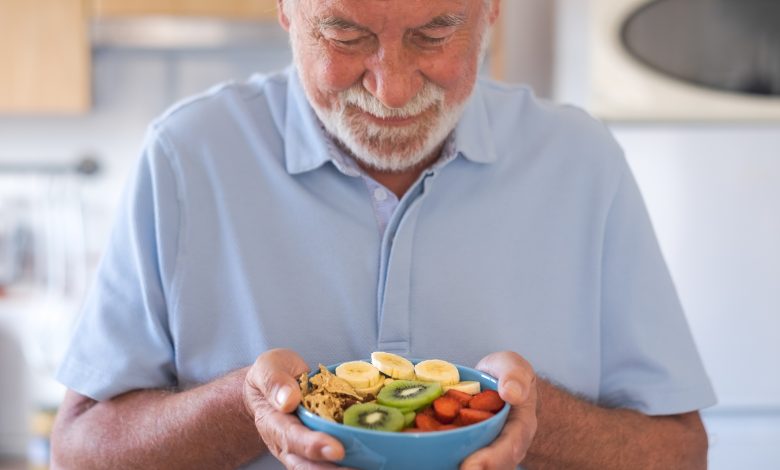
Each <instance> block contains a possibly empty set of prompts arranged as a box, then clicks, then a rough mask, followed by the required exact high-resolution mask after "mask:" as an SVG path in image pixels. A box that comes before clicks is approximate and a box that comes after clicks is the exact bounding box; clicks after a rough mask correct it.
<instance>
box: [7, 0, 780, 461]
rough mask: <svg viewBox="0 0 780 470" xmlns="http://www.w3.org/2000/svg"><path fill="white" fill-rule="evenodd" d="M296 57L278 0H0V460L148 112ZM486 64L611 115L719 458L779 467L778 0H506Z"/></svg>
mask: <svg viewBox="0 0 780 470" xmlns="http://www.w3.org/2000/svg"><path fill="white" fill-rule="evenodd" d="M289 60H290V52H289V47H288V45H287V39H286V36H285V33H284V32H283V31H282V30H281V28H280V27H279V26H278V25H277V24H276V23H275V1H274V0H221V1H220V0H168V1H164V0H158V1H152V0H3V1H2V2H0V468H24V467H25V466H30V467H31V468H45V466H46V456H47V454H48V449H47V447H46V446H47V441H46V435H47V432H48V428H49V426H50V417H51V410H54V409H56V406H57V404H58V401H59V400H60V398H61V396H62V393H63V390H62V389H61V388H60V387H59V386H58V385H57V384H56V383H54V382H53V381H52V380H51V374H52V371H53V369H54V367H55V366H56V364H57V361H58V360H59V357H60V355H61V353H62V349H63V347H64V344H65V342H66V340H67V336H68V333H69V329H70V325H71V324H72V321H73V319H74V317H75V316H76V315H77V314H78V309H79V306H80V303H81V299H82V296H83V294H84V291H85V289H86V288H87V286H88V285H89V282H90V279H91V276H92V275H93V271H94V268H95V265H96V263H97V262H98V260H99V258H100V255H101V250H102V248H103V245H104V243H105V241H106V238H107V234H108V231H109V229H110V226H111V223H112V218H113V214H114V210H115V207H116V204H117V202H118V199H119V196H120V194H121V191H122V187H123V185H124V182H125V180H126V179H127V177H128V175H129V173H130V171H131V169H132V167H133V165H134V162H135V159H136V158H137V156H138V151H139V148H140V144H141V140H142V137H143V134H144V131H145V127H146V125H147V124H148V122H149V121H150V120H151V119H152V118H153V117H155V116H156V115H158V114H159V113H160V112H162V111H163V110H164V109H165V108H167V107H168V106H169V105H170V104H172V103H173V102H175V101H176V100H178V99H180V98H183V97H185V96H187V95H189V94H192V93H195V92H198V91H201V90H203V89H205V88H207V87H209V86H210V85H212V84H214V83H217V82H220V81H223V80H226V79H238V80H240V79H243V78H246V77H248V76H249V75H251V74H253V73H256V72H268V71H273V70H278V69H281V68H283V67H285V66H286V64H287V63H288V62H289ZM484 73H485V74H489V75H492V76H494V77H497V78H500V79H503V80H507V81H511V82H524V83H528V84H530V85H531V86H533V88H534V89H535V90H536V92H537V94H539V95H541V96H544V97H546V98H549V99H552V100H555V101H558V102H563V103H572V104H575V105H578V106H582V107H585V108H586V109H588V110H589V111H590V112H592V113H593V114H594V115H596V116H598V117H600V118H602V119H604V120H605V122H606V123H607V125H608V126H609V127H610V128H611V129H612V131H613V132H614V134H615V136H616V138H617V139H618V141H619V142H620V143H621V144H622V146H623V147H624V149H625V151H626V155H627V158H628V160H629V163H630V165H631V167H632V168H633V170H634V172H635V175H636V177H637V179H638V181H639V185H640V187H641V189H642V191H643V193H644V196H645V199H646V202H647V204H648V206H649V209H650V213H651V216H652V218H653V222H654V224H655V227H656V231H657V233H658V237H659V239H660V242H661V245H662V248H663V250H664V254H665V256H666V258H667V262H668V263H669V266H670V269H671V271H672V275H673V277H674V279H675V281H676V284H677V287H678V290H679V293H680V296H681V298H682V302H683V304H684V307H685V308H686V312H687V315H688V320H689V322H690V325H691V327H692V329H693V333H694V336H695V338H696V341H697V343H698V346H699V348H700V351H701V354H702V355H703V358H704V361H705V363H706V366H707V368H708V371H709V373H710V376H711V378H712V380H713V382H714V385H715V388H716V391H717V393H718V397H719V404H718V405H717V406H715V407H713V408H711V409H708V410H705V411H704V413H703V415H704V418H705V421H706V424H707V426H708V431H709V434H710V449H711V450H710V465H711V468H713V469H716V470H718V469H727V468H750V469H777V468H780V446H778V443H780V294H778V293H779V292H780V2H778V1H777V0H666V1H665V0H655V1H653V0H556V1H553V0H504V12H503V20H502V22H501V24H499V25H498V26H497V27H496V30H495V36H494V40H493V44H492V47H491V50H490V53H489V55H488V58H487V62H486V64H485V66H484ZM2 462H7V463H2Z"/></svg>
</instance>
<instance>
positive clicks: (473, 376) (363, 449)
mask: <svg viewBox="0 0 780 470" xmlns="http://www.w3.org/2000/svg"><path fill="white" fill-rule="evenodd" d="M409 360H410V361H411V362H412V364H414V365H415V366H416V365H417V364H418V363H419V362H421V361H419V360H415V359H409ZM453 365H454V367H455V368H457V371H458V374H459V376H460V380H461V381H468V382H477V383H479V387H480V388H481V390H482V391H485V390H494V391H495V390H497V388H498V380H497V379H495V378H494V377H491V376H490V375H488V374H486V373H484V372H481V371H478V370H476V369H472V368H469V367H465V366H461V365H457V364H453ZM338 366H339V364H334V365H331V366H328V367H326V369H327V370H328V371H329V372H330V373H335V371H336V368H337V367H338ZM314 375H315V373H312V374H309V377H312V376H314ZM490 393H492V392H490ZM466 406H467V405H466ZM297 414H298V417H299V418H300V420H301V421H302V422H303V424H304V425H305V426H306V427H308V428H310V429H312V430H315V431H321V432H324V433H326V434H329V435H331V436H333V437H335V438H336V439H338V440H339V441H340V442H341V443H342V444H343V445H344V450H345V456H344V459H343V460H341V461H340V462H338V465H341V466H344V467H352V468H359V469H382V470H395V469H398V470H401V469H402V470H408V469H411V468H425V469H441V470H450V469H457V468H458V467H459V466H460V463H461V462H462V461H463V460H464V459H465V458H466V457H468V456H469V455H471V454H472V453H474V452H476V451H477V450H479V449H481V448H482V447H485V446H487V445H488V444H490V443H491V442H492V441H493V440H494V439H495V438H496V437H497V436H498V434H499V433H500V432H501V429H502V428H503V426H504V423H505V422H506V419H507V416H508V414H509V405H508V404H504V405H503V407H501V409H500V410H498V411H496V412H495V414H494V415H492V417H490V418H487V419H485V420H483V421H480V422H477V423H474V424H469V425H464V426H461V427H456V428H454V429H446V430H434V431H427V432H416V431H417V429H416V428H412V429H405V430H404V431H403V432H388V431H377V430H372V429H364V428H360V427H353V426H347V425H345V424H341V423H338V422H334V421H331V420H328V419H325V418H323V417H320V416H318V415H317V414H315V413H313V412H312V411H310V410H308V409H306V408H305V407H303V406H299V407H298V410H297ZM443 427H444V428H451V427H452V426H443ZM410 431H411V432H410Z"/></svg>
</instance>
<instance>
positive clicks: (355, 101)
mask: <svg viewBox="0 0 780 470" xmlns="http://www.w3.org/2000/svg"><path fill="white" fill-rule="evenodd" d="M339 101H340V102H341V106H342V112H343V111H344V110H345V109H346V107H347V106H348V105H351V106H355V107H356V108H358V109H360V110H362V111H364V112H366V113H369V114H371V115H373V116H376V117H378V118H381V119H403V118H408V117H412V116H417V115H419V114H422V113H423V112H425V111H427V110H428V109H430V108H432V107H434V106H440V105H441V104H442V103H443V102H444V90H443V89H442V88H441V87H438V86H436V85H434V84H433V83H431V82H429V81H426V82H425V84H424V85H423V88H422V89H421V90H420V92H419V93H417V95H415V97H414V98H412V99H411V101H409V102H408V103H406V104H405V105H404V106H403V107H402V108H389V107H387V106H385V105H384V104H383V103H382V102H381V101H379V100H378V99H376V97H374V95H372V94H371V93H369V92H368V90H366V89H365V88H364V87H363V85H362V84H360V83H356V84H355V85H353V86H351V87H350V88H348V89H346V90H344V91H343V92H341V93H340V95H339Z"/></svg>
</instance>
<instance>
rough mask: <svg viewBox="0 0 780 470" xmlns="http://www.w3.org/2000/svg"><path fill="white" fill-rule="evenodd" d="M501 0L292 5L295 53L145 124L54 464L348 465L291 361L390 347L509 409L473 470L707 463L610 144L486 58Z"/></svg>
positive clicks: (74, 357)
mask: <svg viewBox="0 0 780 470" xmlns="http://www.w3.org/2000/svg"><path fill="white" fill-rule="evenodd" d="M498 3H499V2H498V0H487V1H486V0H294V1H293V0H289V1H288V2H287V3H286V4H283V3H282V2H281V1H280V9H279V11H280V13H279V19H280V22H281V24H282V26H283V27H284V28H285V29H286V30H288V31H289V33H290V38H291V43H292V48H293V52H294V57H295V64H294V67H291V68H290V69H289V70H288V71H287V72H285V73H281V74H277V75H271V76H265V77H255V78H253V79H251V80H249V81H248V82H246V83H231V84H226V85H223V86H220V87H217V88H214V89H212V90H210V91H209V92H207V93H205V94H203V95H200V96H198V97H196V98H193V99H191V100H188V101H187V102H185V103H182V104H179V105H177V106H176V107H174V108H173V109H172V110H170V111H169V112H167V113H166V114H165V115H164V116H162V117H161V118H160V119H158V120H157V121H155V123H154V124H153V125H152V126H151V128H150V131H149V134H148V138H147V142H146V146H145V150H144V153H143V155H142V158H141V160H140V164H139V167H138V169H137V172H136V174H135V176H134V178H133V180H132V183H131V185H130V188H129V190H128V192H127V193H126V197H125V200H124V203H123V206H122V213H121V216H120V218H119V219H118V223H117V226H116V228H115V230H114V232H113V235H112V238H111V240H110V243H109V246H108V249H107V252H106V254H105V258H104V260H103V262H102V263H101V266H100V269H99V272H98V276H97V279H96V283H95V286H94V287H93V289H92V291H91V293H90V295H89V297H88V299H87V301H86V303H85V306H84V312H83V315H82V318H81V320H80V322H79V324H78V326H77V328H76V332H75V338H74V341H73V344H72V347H71V349H70V350H69V352H68V354H67V356H66V358H65V360H64V362H63V364H62V367H61V369H60V372H59V378H60V380H61V381H62V382H63V383H64V384H66V385H67V386H68V387H69V389H70V391H69V392H68V394H67V396H66V398H65V400H64V403H63V404H62V408H61V410H60V413H59V417H58V420H57V424H56V428H55V432H54V436H53V456H54V465H55V467H58V468H78V469H87V468H166V469H170V468H188V469H191V468H235V467H238V466H242V465H247V468H275V467H278V466H281V465H285V466H287V467H294V468H330V467H331V466H334V465H336V464H337V462H338V461H339V460H340V459H341V458H342V457H343V456H344V449H343V447H342V445H341V444H340V442H339V441H338V440H336V439H334V438H333V437H331V436H328V435H325V434H322V433H316V432H312V431H309V430H307V429H306V428H305V427H303V426H302V424H301V423H300V422H299V421H298V420H297V418H296V417H295V415H293V414H291V412H292V411H293V410H294V408H295V406H296V404H297V403H298V402H299V400H300V398H301V397H300V391H299V390H298V388H297V386H296V382H295V377H296V376H297V375H299V374H300V373H302V372H303V371H305V370H308V369H309V368H311V367H313V366H315V365H316V364H317V363H318V362H321V363H326V364H327V363H334V362H339V361H344V360H351V359H357V358H365V357H368V355H369V354H370V353H371V352H372V351H377V350H384V351H390V352H396V353H401V354H407V355H410V356H415V357H430V358H432V357H438V358H443V359H447V360H450V361H453V362H458V363H463V364H468V365H477V367H479V368H481V369H483V370H485V371H487V372H489V373H491V374H493V375H495V376H496V377H498V378H499V391H500V394H501V396H502V397H503V398H504V399H505V400H507V401H508V402H509V403H511V404H512V411H511V413H510V418H509V420H508V422H507V424H506V426H505V428H504V429H503V431H502V433H501V435H500V436H499V437H498V438H497V439H496V440H495V441H494V442H493V443H492V444H491V445H490V446H488V447H486V448H484V449H482V450H480V451H478V452H476V453H475V454H473V455H471V456H469V457H468V458H467V459H466V460H464V462H463V464H462V466H463V468H514V467H515V466H517V465H522V466H524V467H527V468H542V467H545V468H559V467H567V468H702V467H705V466H706V453H707V438H706V434H705V432H704V429H703V427H702V424H701V421H700V419H699V416H698V412H697V410H698V409H700V408H702V407H704V406H708V405H710V404H712V403H713V400H714V397H713V393H712V390H711V387H710V385H709V382H708V379H707V377H706V374H705V373H704V371H703V369H702V366H701V363H700V360H699V358H698V355H697V353H696V350H695V347H694V345H693V342H692V340H691V337H690V333H689V331H688V328H687V326H686V324H685V320H684V317H683V315H682V312H681V310H680V306H679V302H678V300H677V298H676V294H675V292H674V288H673V286H672V284H671V281H670V278H669V275H668V273H667V271H666V268H665V266H664V263H663V260H662V257H661V255H660V253H659V250H658V247H657V244H656V241H655V238H654V235H653V233H652V229H651V227H650V224H649V221H648V217H647V214H646V212H645V210H644V206H643V204H642V201H641V198H640V195H639V192H638V190H637V187H636V185H635V183H634V181H633V179H632V177H631V174H630V172H629V170H628V168H627V166H626V164H625V161H624V159H623V157H622V155H621V152H620V150H619V149H618V148H617V147H616V145H615V144H614V142H613V141H612V140H611V138H610V137H609V135H608V133H607V131H606V130H605V129H604V128H603V126H601V125H600V124H598V123H596V122H594V121H593V120H591V119H590V118H589V117H587V116H586V115H585V114H584V113H582V112H579V111H577V110H574V109H571V108H565V107H556V106H552V105H550V104H547V103H542V102H539V101H538V100H536V99H535V98H534V97H533V96H532V95H531V94H530V93H529V92H528V90H527V89H525V88H522V87H510V86H505V85H500V84H497V83H493V82H490V81H488V80H484V79H478V78H477V69H478V64H479V61H480V59H481V56H482V52H483V51H484V44H485V42H486V37H487V31H488V30H489V27H490V25H491V24H492V23H493V22H494V21H495V20H496V18H497V16H498Z"/></svg>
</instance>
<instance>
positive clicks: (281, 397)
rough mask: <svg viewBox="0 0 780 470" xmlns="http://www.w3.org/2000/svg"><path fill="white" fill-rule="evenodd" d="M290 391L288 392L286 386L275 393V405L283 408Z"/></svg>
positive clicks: (288, 388) (288, 389)
mask: <svg viewBox="0 0 780 470" xmlns="http://www.w3.org/2000/svg"><path fill="white" fill-rule="evenodd" d="M291 392H292V390H290V387H288V386H287V385H285V386H283V387H282V388H280V389H279V390H277V392H276V397H274V398H275V399H276V404H277V405H278V406H280V407H283V406H284V404H285V403H287V398H288V397H289V396H290V393H291Z"/></svg>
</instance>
